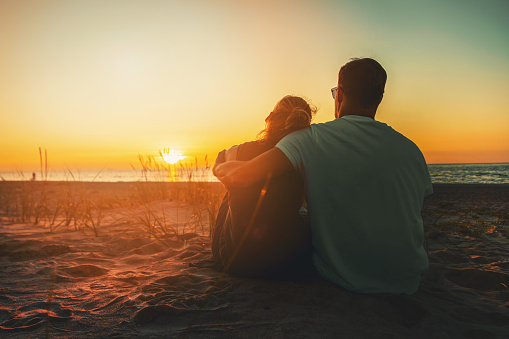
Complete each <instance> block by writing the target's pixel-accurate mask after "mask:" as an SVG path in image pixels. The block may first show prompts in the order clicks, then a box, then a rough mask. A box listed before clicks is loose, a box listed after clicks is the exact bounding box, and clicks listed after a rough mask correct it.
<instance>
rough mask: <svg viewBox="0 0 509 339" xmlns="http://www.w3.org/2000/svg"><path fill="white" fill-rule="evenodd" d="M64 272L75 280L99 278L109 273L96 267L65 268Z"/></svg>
mask: <svg viewBox="0 0 509 339" xmlns="http://www.w3.org/2000/svg"><path fill="white" fill-rule="evenodd" d="M62 271H64V272H65V273H67V274H68V275H70V276H72V277H75V278H88V277H99V276H101V275H105V274H106V273H108V270H107V269H105V268H102V267H99V266H95V265H78V266H73V267H65V268H62Z"/></svg>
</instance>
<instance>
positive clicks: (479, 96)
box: [0, 0, 509, 171]
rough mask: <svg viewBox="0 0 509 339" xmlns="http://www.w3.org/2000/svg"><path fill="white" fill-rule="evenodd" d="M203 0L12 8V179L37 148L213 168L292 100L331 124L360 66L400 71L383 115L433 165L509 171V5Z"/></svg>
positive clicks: (6, 134) (34, 164) (8, 127)
mask: <svg viewBox="0 0 509 339" xmlns="http://www.w3.org/2000/svg"><path fill="white" fill-rule="evenodd" d="M198 3H199V5H197V4H196V3H195V2H184V1H149V2H141V1H135V0H124V1H121V2H118V3H115V5H114V6H113V5H111V3H108V2H104V1H102V2H96V1H72V0H69V1H63V0H48V1H44V2H35V1H11V0H6V1H0V48H1V50H2V54H1V56H0V74H1V77H0V145H4V147H3V149H2V152H1V153H0V171H2V170H7V171H11V170H13V171H15V170H18V169H21V170H34V169H37V168H38V167H39V155H38V149H39V147H42V148H43V149H47V150H48V163H49V166H50V168H52V169H62V168H63V169H65V168H67V167H72V168H82V169H97V168H99V169H100V168H130V165H131V164H133V165H136V163H137V155H138V154H144V155H147V154H154V153H155V152H157V150H160V149H163V148H164V147H168V145H171V149H175V150H179V151H180V152H181V156H182V154H186V155H188V156H189V157H190V158H194V157H195V156H196V158H197V160H198V162H201V163H200V165H205V164H204V162H205V161H204V160H203V159H205V156H206V155H208V158H207V159H208V162H209V165H210V163H213V162H214V159H215V157H216V155H217V153H218V152H219V151H221V150H222V149H224V148H228V147H230V146H232V145H235V144H240V143H242V142H245V141H249V140H254V139H255V138H256V135H257V133H258V132H259V131H260V130H262V129H263V128H264V119H265V118H266V117H267V115H268V114H269V112H270V111H271V110H272V108H273V107H274V105H275V104H276V102H277V101H278V100H279V99H281V98H282V97H283V96H285V95H288V94H293V95H302V96H305V97H307V98H308V99H310V100H311V101H312V103H313V104H314V105H316V106H317V107H319V111H318V113H317V115H316V117H315V119H314V122H318V123H320V122H325V121H329V120H331V119H333V118H334V101H333V100H332V98H331V97H330V88H331V87H334V86H336V85H337V73H338V71H339V68H340V67H341V65H342V64H344V63H345V62H347V61H348V59H349V58H351V57H358V56H369V57H373V58H375V59H377V60H379V61H380V63H381V64H382V65H383V66H384V67H385V68H386V70H387V73H388V80H387V88H386V91H385V96H384V100H383V101H382V104H381V106H380V110H379V113H377V117H376V118H377V120H380V121H383V122H385V123H387V124H388V125H390V126H393V127H394V128H395V129H396V130H397V131H399V132H401V133H402V134H404V135H405V136H407V137H408V138H410V139H411V140H413V141H414V142H415V143H416V144H417V145H418V146H419V147H420V148H421V150H422V151H423V153H424V155H425V157H426V159H427V160H428V162H430V163H435V162H509V146H507V145H509V129H508V126H509V115H508V114H506V113H507V107H509V96H507V92H508V91H509V82H508V80H507V79H509V65H508V63H507V60H508V57H509V50H508V49H507V37H506V35H505V34H504V32H507V30H508V29H509V27H508V25H509V24H508V21H507V20H506V18H505V16H504V14H505V13H507V8H506V6H507V5H503V4H502V3H501V4H500V5H493V6H486V5H483V4H482V2H471V3H470V2H469V3H465V4H462V5H461V6H456V5H451V4H449V3H448V2H443V1H442V2H440V1H436V2H433V4H427V3H426V4H425V3H424V2H422V3H421V2H412V4H410V3H409V4H407V5H403V3H402V2H398V1H396V2H390V3H385V2H384V5H380V4H378V3H377V2H372V4H370V5H369V6H368V5H367V2H362V1H360V2H359V1H355V0H344V1H322V0H316V1H299V2H292V3H291V5H290V4H289V3H288V2H285V1H268V0H260V1H234V0H224V1H219V2H207V1H198ZM289 5H290V6H291V11H289V10H288V6H289ZM169 15H170V16H171V20H169V19H168V18H169ZM260 22H264V24H263V25H259V23H260ZM429 22H433V25H431V26H430V25H429ZM471 22H477V23H478V25H471ZM478 27H482V29H478ZM338 34H339V35H338ZM472 46H480V47H479V48H476V49H472ZM168 159H169V161H170V162H171V161H175V160H176V159H177V158H172V159H170V156H169V155H168ZM180 160H182V159H180ZM165 161H166V160H165ZM177 161H178V160H177Z"/></svg>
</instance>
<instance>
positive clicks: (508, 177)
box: [0, 162, 509, 184]
mask: <svg viewBox="0 0 509 339" xmlns="http://www.w3.org/2000/svg"><path fill="white" fill-rule="evenodd" d="M428 170H429V172H430V176H431V181H432V182H433V183H434V184H509V163H507V162H501V163H452V164H428ZM34 179H35V180H36V181H41V180H47V181H80V182H139V181H149V182H175V181H176V182H187V181H207V182H215V181H217V179H216V178H215V177H214V175H213V174H212V169H211V168H210V167H207V168H201V167H198V168H191V169H189V168H184V169H179V168H177V169H176V170H174V171H172V172H171V173H170V171H168V170H166V169H163V170H142V169H133V168H131V169H112V168H110V169H85V170H69V169H67V170H52V169H50V170H48V171H47V172H45V171H40V170H32V171H26V170H24V171H0V180H1V181H30V180H34Z"/></svg>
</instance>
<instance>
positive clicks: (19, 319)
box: [0, 183, 509, 339]
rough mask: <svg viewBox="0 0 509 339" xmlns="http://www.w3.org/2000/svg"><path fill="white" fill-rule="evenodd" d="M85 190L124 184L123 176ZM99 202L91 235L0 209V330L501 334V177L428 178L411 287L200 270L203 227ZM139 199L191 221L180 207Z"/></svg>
mask: <svg viewBox="0 0 509 339" xmlns="http://www.w3.org/2000/svg"><path fill="white" fill-rule="evenodd" d="M0 184H3V185H4V186H3V187H5V185H8V183H0ZM54 185H57V184H54ZM87 187H88V188H89V189H93V190H94V191H95V192H96V193H97V192H103V191H108V192H109V194H110V195H111V194H112V190H113V192H114V194H116V195H118V196H123V197H125V196H127V195H128V194H129V193H128V191H129V190H128V186H127V184H117V185H111V184H99V183H97V184H94V185H93V187H92V184H88V186H87ZM0 189H2V186H0ZM4 191H5V189H4ZM53 192H54V190H53ZM55 194H56V193H55ZM154 204H155V205H154ZM108 206H109V209H108V210H107V211H106V212H105V217H104V219H103V221H102V224H101V225H100V227H99V231H98V236H97V237H96V236H95V234H94V232H93V231H92V230H91V229H86V228H81V229H79V230H77V231H76V230H75V229H74V228H73V227H72V225H71V226H68V227H64V226H61V227H58V228H57V229H55V230H54V231H53V232H51V231H50V230H49V228H48V227H44V226H41V225H39V226H34V225H31V224H20V223H12V220H10V219H9V218H7V216H1V215H0V217H1V218H2V219H1V220H2V223H1V225H0V337H2V338H43V337H51V338H94V337H100V338H131V337H132V338H138V337H145V338H173V337H177V338H203V337H205V338H215V337H218V338H222V337H231V338H262V337H270V338H338V337H342V338H483V339H487V338H508V337H509V289H508V286H509V215H508V212H509V186H507V185H505V186H498V185H497V186H494V185H435V194H434V195H432V196H430V197H429V198H427V199H426V201H425V207H424V210H423V215H424V220H425V224H426V232H427V244H426V245H427V248H428V252H429V258H430V263H431V264H430V269H429V271H428V272H427V273H426V274H425V275H424V277H423V279H422V283H421V286H420V289H419V291H418V292H417V293H416V294H414V295H411V296H404V295H362V294H356V293H352V292H349V291H346V290H344V289H342V288H340V287H337V286H334V285H332V284H330V283H328V282H326V281H324V280H321V279H319V278H308V279H305V278H304V279H300V280H293V281H290V280H288V281H285V280H255V279H242V278H237V277H233V276H230V275H222V274H221V273H219V272H216V271H215V270H213V269H211V268H207V267H200V266H206V265H205V264H206V263H207V259H209V258H210V255H211V254H210V246H209V238H208V237H207V236H206V235H199V234H198V235H196V234H194V233H195V232H187V233H186V232H183V233H184V234H185V235H183V236H181V238H180V240H177V239H171V238H169V239H167V241H166V243H165V244H162V243H161V242H160V241H157V240H155V239H153V238H151V237H149V235H148V234H147V232H146V231H145V229H144V227H143V226H142V225H141V224H140V223H139V222H136V220H134V219H133V215H134V216H135V215H142V214H143V213H144V212H143V209H141V208H140V206H134V207H130V208H127V207H122V206H121V205H118V206H117V205H115V204H110V205H108ZM150 206H152V208H153V209H154V210H161V207H164V208H165V210H167V211H173V212H169V214H168V215H167V217H168V218H169V219H171V220H173V221H174V222H175V223H182V225H183V226H182V227H184V226H186V227H187V230H188V231H189V230H195V229H193V227H192V226H193V225H190V224H189V220H193V219H192V218H190V216H192V215H193V213H195V211H194V212H193V210H192V209H193V208H192V206H190V205H189V204H184V203H182V202H181V201H175V200H172V201H170V200H164V201H156V202H153V203H152V205H150ZM176 211H178V213H179V215H178V216H177V215H175V213H176ZM179 218H180V219H179ZM181 220H184V221H182V222H181ZM186 223H187V224H186ZM198 233H199V232H198ZM204 233H205V234H206V233H207V230H205V232H204Z"/></svg>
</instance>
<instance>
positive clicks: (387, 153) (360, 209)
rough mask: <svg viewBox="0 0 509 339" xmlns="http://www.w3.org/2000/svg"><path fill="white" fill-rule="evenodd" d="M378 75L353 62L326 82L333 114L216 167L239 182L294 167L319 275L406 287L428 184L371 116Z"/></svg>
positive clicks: (415, 281) (369, 287) (405, 149)
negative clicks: (330, 85)
mask: <svg viewBox="0 0 509 339" xmlns="http://www.w3.org/2000/svg"><path fill="white" fill-rule="evenodd" d="M386 79H387V74H386V72H385V70H384V69H383V67H382V66H381V65H380V64H379V63H378V62H377V61H375V60H373V59H369V58H364V59H352V60H351V61H350V62H348V63H347V64H345V65H344V66H343V67H342V68H341V70H340V72H339V76H338V87H335V88H333V89H332V93H333V96H334V100H335V118H336V119H335V120H333V121H329V122H327V123H323V124H313V125H311V127H310V128H307V129H304V130H302V131H298V132H295V133H292V134H290V135H288V136H287V137H285V138H283V139H282V140H281V141H280V142H279V143H278V144H277V145H276V147H274V148H273V149H271V150H269V151H267V152H265V153H263V154H262V155H260V156H258V157H256V158H254V159H252V160H251V161H247V162H238V161H232V162H226V163H223V164H221V165H218V166H216V167H215V168H214V174H215V175H216V176H217V178H218V179H219V180H220V181H221V182H223V183H224V184H225V185H226V186H227V187H243V186H247V185H250V184H252V183H255V182H258V181H262V180H264V179H265V178H266V177H267V176H268V175H273V176H275V175H279V174H281V173H284V172H286V171H288V170H290V169H291V168H292V167H293V168H295V169H296V170H297V172H298V173H299V174H300V175H301V176H302V178H303V179H304V183H305V189H306V200H307V203H308V210H309V219H310V223H311V229H312V232H313V239H312V240H313V262H314V264H315V267H316V269H317V270H318V272H319V273H320V275H321V276H322V277H324V278H325V279H327V280H329V281H331V282H333V283H335V284H337V285H339V286H342V287H344V288H346V289H349V290H351V291H356V292H361V293H405V294H412V293H414V292H416V291H417V289H418V287H419V283H420V277H421V274H422V273H423V272H424V271H425V270H426V269H427V268H428V258H427V255H426V251H425V250H424V247H423V242H424V234H423V233H424V232H423V225H422V217H421V209H422V203H423V199H424V196H425V195H428V194H431V193H432V185H431V181H430V177H429V173H428V170H427V166H426V163H425V160H424V157H423V156H422V153H421V152H420V150H419V148H418V147H417V146H416V145H415V144H414V143H413V142H412V141H410V140H409V139H407V138H406V137H404V136H403V135H401V134H399V133H398V132H396V131H394V130H393V129H392V128H391V127H389V126H387V125H386V124H384V123H381V122H378V121H376V120H374V117H375V114H376V111H377V108H378V106H379V104H380V102H381V100H382V97H383V93H384V88H385V82H386Z"/></svg>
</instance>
